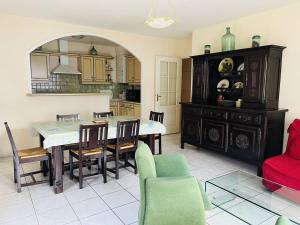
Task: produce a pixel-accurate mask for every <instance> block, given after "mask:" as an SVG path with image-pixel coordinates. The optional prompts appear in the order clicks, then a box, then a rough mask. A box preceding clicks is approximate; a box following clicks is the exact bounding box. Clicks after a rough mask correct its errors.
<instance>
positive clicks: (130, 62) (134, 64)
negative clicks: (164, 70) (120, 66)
mask: <svg viewBox="0 0 300 225" xmlns="http://www.w3.org/2000/svg"><path fill="white" fill-rule="evenodd" d="M126 76H127V82H128V83H129V84H140V83H141V63H140V61H139V60H138V59H137V58H135V57H127V62H126Z"/></svg>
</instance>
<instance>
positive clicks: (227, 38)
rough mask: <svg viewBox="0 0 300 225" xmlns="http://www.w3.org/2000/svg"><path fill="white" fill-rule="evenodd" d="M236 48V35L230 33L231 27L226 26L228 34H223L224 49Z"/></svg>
mask: <svg viewBox="0 0 300 225" xmlns="http://www.w3.org/2000/svg"><path fill="white" fill-rule="evenodd" d="M234 49H235V36H234V34H232V33H230V27H226V34H224V35H223V36H222V51H231V50H234Z"/></svg>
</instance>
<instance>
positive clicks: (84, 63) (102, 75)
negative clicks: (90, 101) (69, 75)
mask: <svg viewBox="0 0 300 225" xmlns="http://www.w3.org/2000/svg"><path fill="white" fill-rule="evenodd" d="M81 73H82V74H81V83H82V84H103V83H108V82H106V71H105V58H103V57H97V56H82V57H81Z"/></svg>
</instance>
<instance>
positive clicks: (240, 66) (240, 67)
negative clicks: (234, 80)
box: [237, 63, 245, 75]
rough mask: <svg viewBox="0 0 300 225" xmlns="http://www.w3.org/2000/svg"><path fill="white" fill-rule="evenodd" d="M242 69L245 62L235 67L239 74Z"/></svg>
mask: <svg viewBox="0 0 300 225" xmlns="http://www.w3.org/2000/svg"><path fill="white" fill-rule="evenodd" d="M244 70H245V63H241V64H240V65H239V66H238V68H237V71H238V74H239V75H240V74H241V72H242V71H244Z"/></svg>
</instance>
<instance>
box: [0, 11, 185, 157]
mask: <svg viewBox="0 0 300 225" xmlns="http://www.w3.org/2000/svg"><path fill="white" fill-rule="evenodd" d="M0 30H1V34H2V35H1V36H0V49H1V55H0V105H1V109H0V124H1V125H0V143H1V144H0V156H4V155H8V154H10V152H11V150H10V146H9V143H8V139H7V135H6V133H5V130H4V126H3V125H2V124H3V122H4V121H7V122H9V124H10V126H11V128H13V133H14V136H15V140H16V142H17V146H18V147H19V148H24V147H31V146H34V145H37V144H38V139H37V138H36V137H33V136H32V135H31V132H30V131H31V129H30V127H31V123H32V122H34V121H43V120H54V118H55V114H57V113H71V112H79V113H81V114H82V115H83V117H85V116H88V115H90V113H92V112H93V111H94V110H99V111H100V110H105V107H107V106H108V105H107V104H106V103H105V102H106V98H104V97H103V96H102V97H99V96H89V97H87V96H73V97H70V96H48V97H45V96H43V97H37V96H35V97H32V96H27V95H26V93H28V92H30V89H31V88H30V64H29V53H30V52H31V51H32V50H33V49H35V48H36V47H38V46H40V45H42V44H44V43H46V42H48V41H51V40H54V39H56V38H60V37H64V36H69V35H76V34H85V35H95V36H99V37H103V38H106V39H109V40H112V41H114V42H116V43H118V44H120V45H122V46H124V47H125V48H127V49H128V50H129V51H131V52H132V53H133V54H134V55H135V56H136V57H138V58H139V60H140V61H141V63H142V84H141V85H142V88H141V89H142V93H141V99H142V100H141V101H142V116H143V117H148V113H149V111H150V110H151V109H153V108H154V95H155V93H154V84H155V82H154V79H155V76H154V75H155V74H154V73H155V72H154V71H155V61H154V60H155V56H156V55H164V56H173V57H186V56H188V55H190V50H191V45H190V44H191V42H190V39H187V40H173V39H163V38H157V37H150V36H143V35H137V34H131V33H122V32H117V31H112V30H107V29H100V28H96V27H87V26H79V25H74V24H68V23H61V22H57V21H49V20H41V19H35V18H26V17H18V16H11V15H5V14H0Z"/></svg>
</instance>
